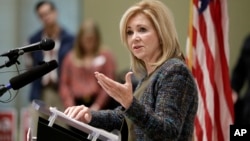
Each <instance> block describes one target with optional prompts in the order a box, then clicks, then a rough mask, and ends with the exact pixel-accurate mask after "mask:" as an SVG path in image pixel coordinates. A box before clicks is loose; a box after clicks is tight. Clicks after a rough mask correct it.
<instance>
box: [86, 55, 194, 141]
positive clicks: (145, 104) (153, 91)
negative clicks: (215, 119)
mask: <svg viewBox="0 0 250 141" xmlns="http://www.w3.org/2000/svg"><path fill="white" fill-rule="evenodd" d="M139 85H140V83H139ZM197 107H198V95H197V88H196V84H195V81H194V79H193V77H192V74H191V73H190V72H189V70H188V68H187V67H186V65H185V64H184V62H183V61H181V60H179V59H176V58H173V59H169V60H167V61H166V62H164V63H163V64H162V65H161V66H160V67H159V71H157V72H156V74H154V77H153V79H152V80H151V82H150V83H149V86H148V87H147V88H146V90H145V91H144V94H143V95H142V98H141V99H140V101H138V100H137V99H136V98H134V99H133V102H132V105H131V106H130V108H129V109H127V110H126V111H124V109H123V108H122V107H118V108H116V109H115V110H103V111H98V112H94V111H93V112H92V114H93V118H92V121H91V123H90V125H92V126H95V127H98V128H102V129H105V130H107V131H112V130H113V129H120V128H121V126H122V124H123V121H125V120H124V117H127V118H129V119H130V120H132V122H133V123H134V124H135V129H134V130H135V131H134V132H135V135H136V141H191V140H192V135H193V130H194V118H195V115H196V112H197Z"/></svg>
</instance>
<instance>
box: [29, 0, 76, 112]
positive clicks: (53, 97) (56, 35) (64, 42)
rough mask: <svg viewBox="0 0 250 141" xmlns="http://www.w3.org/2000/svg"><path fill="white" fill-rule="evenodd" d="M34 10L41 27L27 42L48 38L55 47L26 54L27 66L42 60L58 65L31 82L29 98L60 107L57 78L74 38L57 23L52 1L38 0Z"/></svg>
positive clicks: (34, 64) (55, 10)
mask: <svg viewBox="0 0 250 141" xmlns="http://www.w3.org/2000/svg"><path fill="white" fill-rule="evenodd" d="M35 12H36V14H37V16H38V18H39V19H40V21H41V23H42V26H43V27H42V28H41V29H40V30H38V31H37V32H35V33H34V34H33V35H32V36H31V37H30V38H29V43H30V44H32V43H36V42H39V41H41V40H42V39H43V38H50V39H52V40H54V41H55V47H54V49H53V50H50V51H37V52H33V53H31V54H28V59H26V61H27V62H26V63H27V66H28V67H33V66H36V65H38V64H39V63H41V62H43V61H46V62H47V61H50V60H57V62H58V64H59V67H58V69H56V70H54V71H51V72H50V73H48V74H47V75H45V76H43V77H42V78H41V79H39V80H36V81H34V82H33V83H32V86H31V91H30V100H31V101H32V100H34V99H41V100H43V101H44V102H45V103H46V104H47V105H49V106H56V107H58V108H59V109H61V108H62V107H63V106H62V102H61V101H60V97H59V94H58V80H59V79H60V71H61V64H62V61H63V59H64V57H65V56H66V54H67V53H68V52H69V51H70V50H71V48H72V44H73V40H74V39H73V36H72V35H71V34H69V33H68V32H67V31H66V30H65V29H64V28H63V27H61V26H60V24H59V23H58V21H57V18H58V14H57V9H56V6H55V5H54V3H52V2H50V1H39V2H38V3H37V4H36V6H35Z"/></svg>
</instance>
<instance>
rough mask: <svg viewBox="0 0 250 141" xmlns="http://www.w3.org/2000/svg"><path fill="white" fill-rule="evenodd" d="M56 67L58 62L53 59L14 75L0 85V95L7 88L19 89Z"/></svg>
mask: <svg viewBox="0 0 250 141" xmlns="http://www.w3.org/2000/svg"><path fill="white" fill-rule="evenodd" d="M57 67H58V64H57V62H56V61H55V60H52V61H49V62H45V63H44V64H42V65H39V66H36V67H34V68H32V69H31V70H29V71H27V72H25V73H22V74H20V75H18V76H15V77H13V78H11V79H10V83H8V84H7V85H5V86H0V97H1V96H2V95H3V94H4V93H5V92H6V91H8V90H9V89H11V88H12V89H14V90H17V89H20V88H22V87H23V86H25V85H27V84H29V83H31V82H32V81H34V80H36V79H38V78H40V77H42V76H43V75H45V74H47V73H48V72H50V71H52V70H54V69H55V68H57Z"/></svg>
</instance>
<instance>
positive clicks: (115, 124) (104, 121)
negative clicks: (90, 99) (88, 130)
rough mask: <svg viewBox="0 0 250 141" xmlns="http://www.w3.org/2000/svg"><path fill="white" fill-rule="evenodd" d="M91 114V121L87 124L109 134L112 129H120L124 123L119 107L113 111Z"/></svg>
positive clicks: (93, 112)
mask: <svg viewBox="0 0 250 141" xmlns="http://www.w3.org/2000/svg"><path fill="white" fill-rule="evenodd" d="M91 113H92V120H91V122H90V123H89V124H90V125H91V126H94V127H97V128H101V129H104V130H107V131H109V132H110V131H112V130H114V129H118V130H119V129H121V128H122V125H123V123H124V122H125V121H124V120H125V119H124V116H123V114H122V111H121V107H118V108H116V109H114V110H101V111H92V112H91ZM124 124H125V123H124Z"/></svg>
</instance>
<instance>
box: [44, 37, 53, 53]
mask: <svg viewBox="0 0 250 141" xmlns="http://www.w3.org/2000/svg"><path fill="white" fill-rule="evenodd" d="M40 46H41V48H42V50H44V51H48V50H52V49H53V48H54V47H55V41H54V40H52V39H49V38H45V39H42V41H41V44H40Z"/></svg>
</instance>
